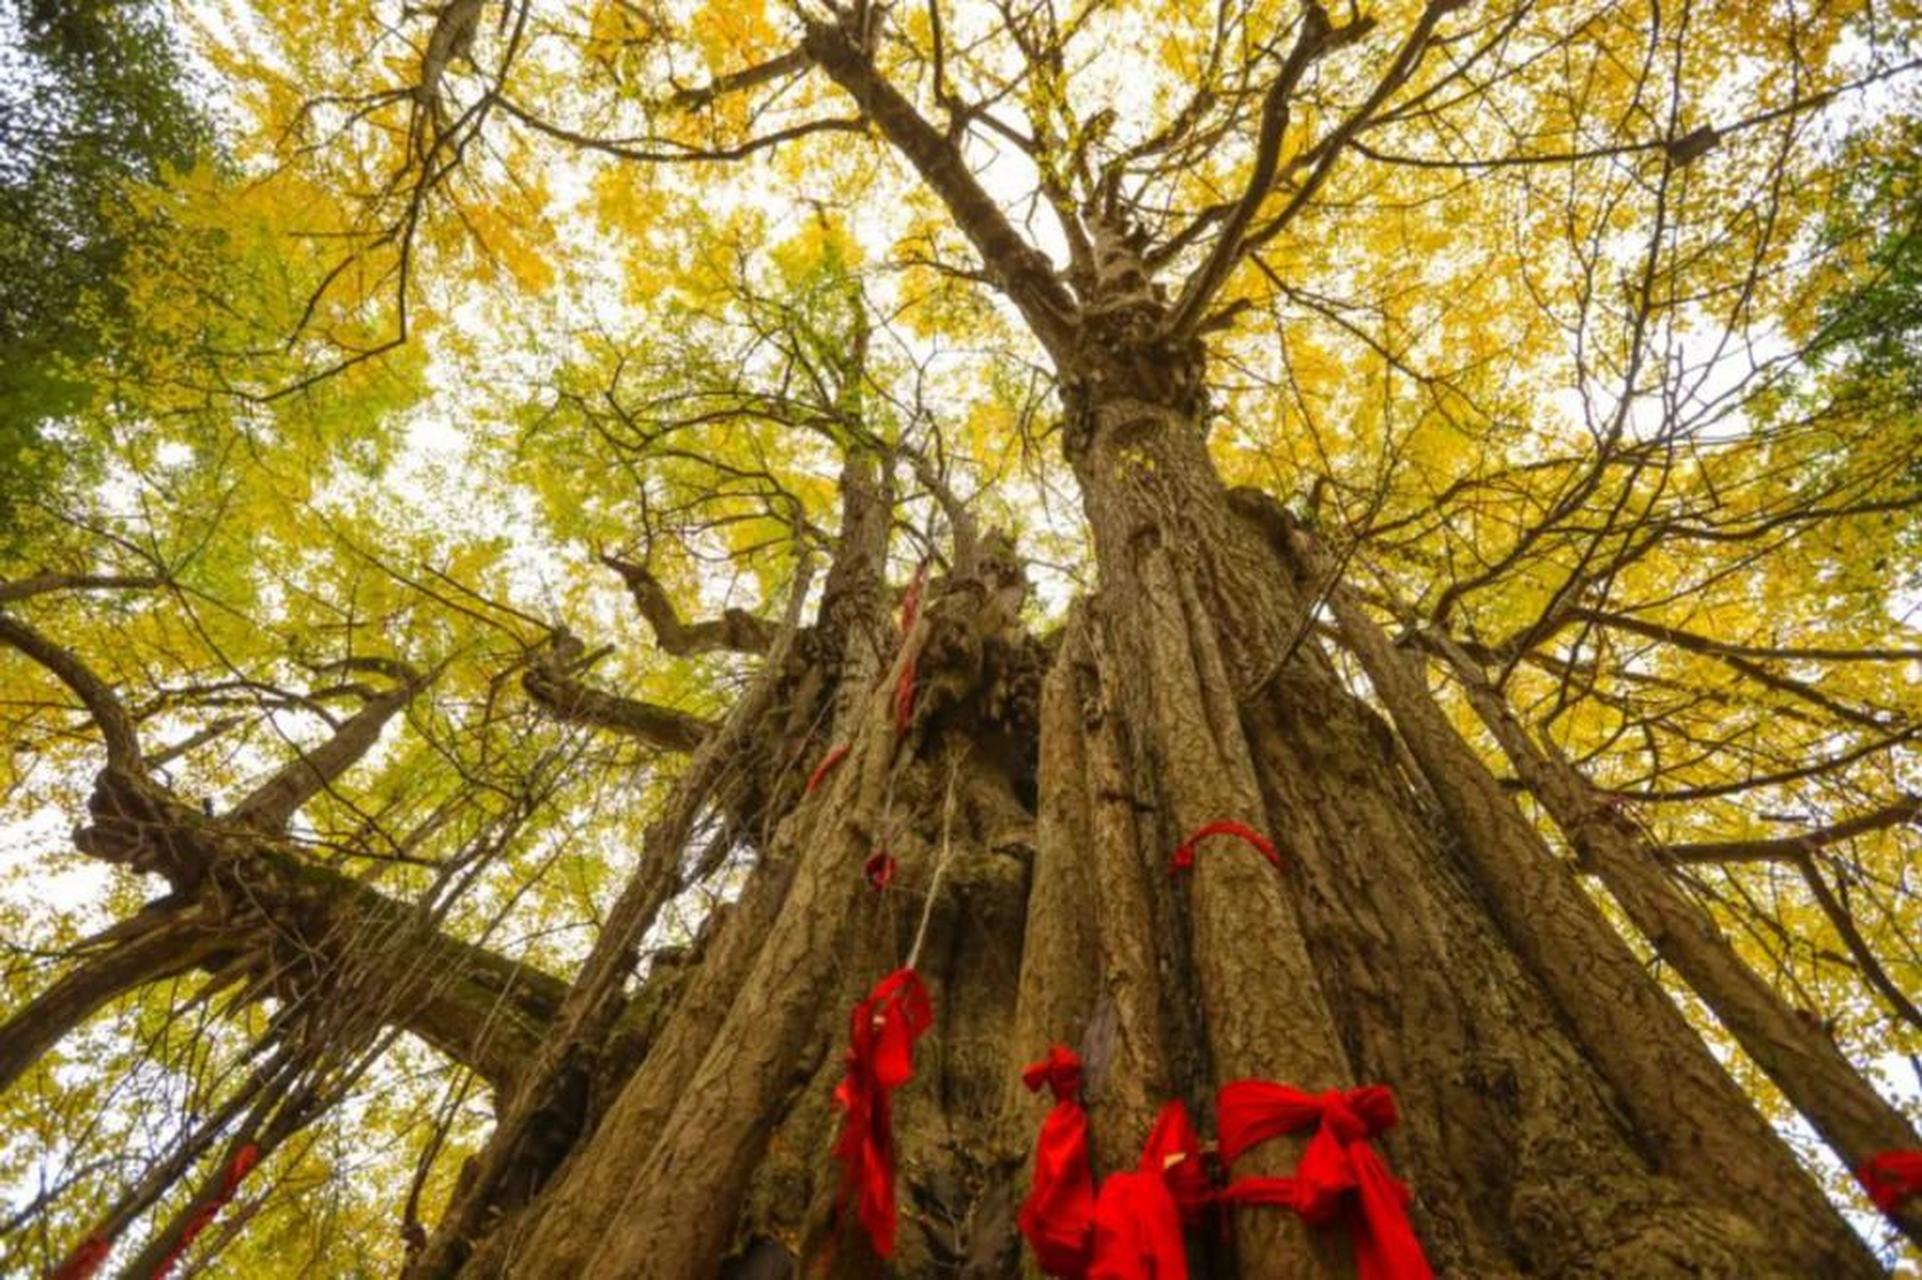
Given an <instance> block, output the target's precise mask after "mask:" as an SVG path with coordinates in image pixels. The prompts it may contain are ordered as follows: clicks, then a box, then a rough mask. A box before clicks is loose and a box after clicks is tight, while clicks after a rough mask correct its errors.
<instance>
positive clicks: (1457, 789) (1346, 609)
mask: <svg viewBox="0 0 1922 1280" xmlns="http://www.w3.org/2000/svg"><path fill="white" fill-rule="evenodd" d="M1293 549H1294V550H1295V551H1296V553H1297V555H1298V557H1299V561H1300V564H1301V566H1302V574H1301V576H1302V578H1303V579H1304V580H1311V581H1325V580H1326V572H1327V571H1326V566H1325V565H1323V564H1321V562H1320V560H1319V558H1318V557H1317V556H1316V555H1315V554H1314V552H1313V549H1312V548H1311V547H1309V546H1307V545H1306V544H1305V542H1303V541H1302V540H1299V539H1297V540H1295V542H1294V544H1293ZM1328 602H1329V605H1330V607H1331V609H1332V610H1333V612H1334V614H1335V618H1336V620H1337V622H1338V623H1339V625H1340V627H1341V632H1342V635H1343V638H1344V640H1345V641H1346V642H1347V644H1348V645H1349V647H1350V648H1351V649H1352V650H1353V651H1354V653H1355V655H1356V657H1357V658H1358V659H1359V660H1360V661H1361V664H1362V667H1363V670H1365V671H1366V672H1367V674H1368V678H1369V681H1370V683H1371V684H1372V685H1373V686H1374V688H1375V691H1376V693H1377V694H1378V695H1379V696H1380V697H1381V699H1382V701H1383V702H1384V703H1385V704H1386V705H1387V707H1388V708H1389V710H1390V713H1391V714H1392V715H1393V716H1394V718H1395V723H1396V726H1397V728H1398V729H1399V731H1400V732H1401V734H1402V736H1403V738H1404V739H1405V740H1406V741H1407V742H1408V744H1409V747H1410V750H1411V751H1412V753H1413V754H1414V756H1415V758H1416V760H1417V761H1419V762H1420V766H1421V768H1422V770H1423V772H1424V773H1425V774H1426V776H1427V778H1428V781H1429V783H1430V785H1431V786H1432V787H1433V788H1434V791H1435V794H1436V795H1437V797H1438V798H1439V799H1440V801H1441V805H1442V808H1443V811H1444V813H1445V814H1446V815H1447V817H1448V819H1449V822H1450V824H1451V826H1452V827H1453V828H1454V829H1455V830H1456V831H1457V832H1458V833H1459V834H1460V836H1461V848H1462V850H1463V852H1464V853H1465V854H1466V855H1467V856H1466V859H1465V861H1466V863H1467V867H1468V870H1469V872H1470V874H1471V875H1472V876H1473V878H1474V880H1475V882H1476V883H1477V885H1478V888H1479V890H1480V892H1481V893H1482V894H1483V895H1484V897H1485V900H1486V902H1487V903H1488V905H1489V908H1490V910H1491V914H1492V916H1493V918H1494V920H1495V921H1496V923H1497V925H1498V927H1499V928H1500V930H1501V932H1502V933H1503V935H1504V936H1505V937H1506V938H1507V939H1508V941H1509V944H1510V945H1511V946H1512V947H1514V948H1515V950H1516V952H1517V953H1518V954H1519V955H1520V956H1521V957H1522V958H1523V960H1524V961H1525V962H1526V963H1527V965H1528V966H1529V968H1530V969H1531V970H1532V971H1533V972H1534V973H1535V975H1536V976H1537V978H1538V979H1539V980H1540V981H1541V982H1542V983H1543V985H1544V987H1545V988H1546V989H1547V990H1548V991H1549V993H1550V994H1551V995H1552V996H1553V998H1554V1001H1555V1004H1556V1006H1557V1008H1558V1010H1559V1012H1560V1015H1561V1017H1562V1018H1563V1019H1565V1020H1566V1022H1567V1024H1568V1026H1569V1027H1570V1029H1571V1031H1572V1032H1573V1033H1574V1035H1575V1037H1576V1039H1577V1041H1578V1043H1579V1044H1580V1045H1581V1046H1582V1048H1583V1050H1584V1051H1585V1053H1586V1055H1587V1056H1588V1057H1589V1058H1590V1059H1591V1060H1592V1061H1593V1062H1594V1063H1595V1064H1596V1065H1597V1067H1598V1068H1599V1070H1600V1071H1601V1073H1602V1074H1603V1075H1604V1076H1605V1077H1606V1079H1607V1081H1608V1082H1609V1084H1611V1085H1612V1086H1613V1088H1614V1090H1615V1092H1616V1094H1617V1096H1618V1097H1619V1099H1620V1101H1621V1104H1622V1105H1623V1107H1624V1108H1625V1109H1626V1110H1627V1112H1628V1114H1629V1115H1630V1117H1631V1118H1632V1120H1633V1121H1634V1124H1635V1130H1636V1133H1637V1134H1638V1135H1639V1138H1640V1141H1641V1143H1642V1144H1643V1145H1644V1146H1645V1148H1646V1150H1647V1151H1648V1153H1649V1154H1650V1156H1651V1157H1653V1160H1654V1164H1655V1167H1656V1168H1657V1169H1658V1170H1660V1171H1661V1172H1664V1173H1666V1174H1668V1175H1670V1176H1672V1177H1674V1178H1675V1179H1677V1180H1678V1181H1682V1182H1685V1183H1686V1185H1687V1186H1688V1187H1689V1188H1691V1189H1692V1190H1693V1191H1694V1192H1695V1194H1697V1195H1699V1196H1700V1197H1701V1198H1703V1199H1704V1200H1705V1201H1706V1202H1707V1203H1708V1204H1712V1205H1715V1206H1717V1207H1720V1208H1722V1209H1724V1210H1725V1211H1726V1212H1727V1215H1728V1222H1729V1227H1728V1230H1727V1232H1726V1234H1727V1239H1728V1243H1729V1245H1730V1247H1731V1256H1733V1257H1738V1258H1739V1257H1740V1256H1741V1255H1742V1253H1743V1252H1744V1251H1752V1252H1753V1260H1752V1261H1751V1262H1750V1264H1749V1265H1750V1266H1751V1267H1754V1268H1757V1269H1762V1268H1768V1267H1776V1268H1783V1267H1786V1268H1787V1270H1788V1271H1789V1272H1790V1273H1791V1274H1829V1275H1873V1274H1875V1273H1876V1271H1877V1267H1876V1265H1875V1263H1874V1260H1873V1259H1872V1258H1871V1257H1869V1255H1868V1253H1867V1251H1866V1250H1865V1249H1864V1248H1863V1246H1862V1244H1861V1241H1860V1239H1859V1238H1858V1237H1857V1236H1855V1234H1854V1233H1853V1232H1852V1231H1851V1230H1850V1229H1849V1227H1848V1226H1847V1224H1846V1223H1844V1222H1843V1221H1842V1219H1841V1217H1840V1215H1839V1214H1837V1213H1836V1212H1835V1210H1834V1208H1833V1206H1831V1205H1830V1204H1829V1203H1828V1202H1827V1201H1826V1199H1825V1198H1824V1197H1823V1196H1822V1194H1821V1192H1820V1190H1819V1188H1817V1187H1816V1186H1815V1184H1814V1182H1813V1180H1812V1179H1810V1178H1809V1176H1808V1175H1807V1174H1806V1173H1805V1172H1804V1171H1803V1170H1802V1169H1801V1168H1800V1167H1799V1166H1798V1165H1797V1164H1796V1162H1795V1159H1794V1157H1793V1155H1792V1154H1791V1153H1790V1151H1789V1150H1788V1148H1787V1147H1786V1146H1785V1145H1784V1144H1783V1143H1782V1141H1781V1140H1780V1139H1779V1138H1778V1137H1777V1136H1776V1135H1775V1134H1774V1132H1773V1131H1772V1130H1771V1129H1770V1128H1769V1126H1768V1125H1767V1123H1766V1122H1765V1121H1764V1120H1763V1119H1762V1117H1761V1115H1760V1114H1759V1113H1758V1112H1757V1111H1756V1110H1755V1107H1754V1105H1753V1103H1751V1102H1750V1101H1749V1100H1748V1099H1747V1098H1746V1097H1745V1096H1744V1095H1743V1094H1742V1093H1741V1091H1740V1089H1739V1088H1738V1087H1737V1086H1736V1085H1735V1083H1734V1081H1733V1080H1732V1079H1731V1078H1730V1077H1729V1076H1728V1073H1727V1072H1726V1071H1725V1070H1723V1068H1722V1067H1721V1065H1720V1064H1719V1063H1717V1062H1716V1061H1715V1059H1714V1057H1713V1055H1711V1054H1710V1053H1709V1051H1708V1048H1707V1046H1706V1045H1704V1044H1703V1043H1702V1041H1701V1038H1700V1036H1699V1035H1697V1034H1696V1033H1695V1031H1694V1030H1693V1029H1691V1028H1690V1027H1689V1026H1688V1025H1687V1023H1686V1021H1685V1020H1684V1019H1683V1017H1682V1014H1681V1011H1680V1010H1679V1009H1678V1008H1677V1007H1676V1006H1675V1004H1674V1003H1673V1002H1672V1001H1671V1000H1669V999H1668V997H1667V996H1666V995H1665V994H1664V993H1663V992H1662V991H1661V990H1660V988H1659V987H1658V986H1656V985H1655V983H1654V981H1653V980H1652V979H1651V978H1650V976H1649V975H1648V973H1647V972H1646V971H1645V970H1644V969H1643V968H1642V966H1641V965H1640V963H1639V962H1638V961H1637V960H1636V959H1635V957H1634V955H1633V953H1632V952H1631V951H1630V950H1629V949H1628V947H1627V944H1626V943H1625V942H1624V940H1623V939H1622V938H1621V937H1620V935H1619V934H1617V933H1616V932H1615V931H1614V929H1613V927H1612V926H1610V925H1609V923H1608V922H1607V920H1606V919H1605V918H1604V917H1603V916H1602V914H1601V912H1600V909H1599V908H1598V907H1597V906H1596V905H1595V903H1594V901H1593V900H1592V899H1590V898H1589V897H1588V896H1587V894H1586V893H1585V892H1584V891H1583V890H1582V888H1581V886H1580V884H1579V883H1578V882H1577V880H1576V878H1575V876H1574V873H1573V870H1572V869H1571V868H1569V867H1567V866H1565V865H1563V864H1561V863H1560V862H1559V861H1558V860H1556V859H1555V858H1554V857H1553V855H1552V853H1551V852H1550V851H1549V850H1548V849H1547V848H1546V846H1545V845H1544V844H1543V843H1542V841H1541V839H1540V837H1539V835H1538V834H1537V833H1536V832H1534V831H1533V829H1532V828H1530V827H1529V825H1528V823H1527V821H1526V819H1525V818H1523V816H1522V814H1521V812H1520V811H1519V810H1518V809H1516V807H1515V806H1514V803H1513V801H1512V800H1510V799H1509V798H1508V797H1507V796H1506V795H1505V794H1504V793H1503V791H1502V789H1501V786H1500V784H1499V783H1498V782H1497V781H1496V779H1495V778H1494V776H1493V775H1492V774H1490V773H1489V772H1488V770H1487V769H1486V768H1485V767H1484V766H1483V765H1482V763H1481V762H1480V760H1479V759H1478V758H1477V757H1476V756H1475V754H1474V752H1473V750H1472V749H1471V748H1470V747H1469V746H1468V744H1467V743H1466V742H1464V741H1463V740H1462V739H1461V737H1460V736H1459V735H1458V734H1457V733H1456V732H1455V730H1454V728H1453V726H1452V725H1450V724H1449V723H1448V721H1447V718H1446V716H1445V715H1444V714H1443V712H1442V711H1441V708H1440V706H1439V705H1438V704H1437V703H1436V702H1435V701H1434V699H1433V698H1432V697H1431V696H1430V695H1429V693H1428V690H1427V687H1426V685H1425V684H1424V682H1423V681H1422V679H1421V674H1420V672H1419V670H1417V669H1416V668H1414V667H1413V666H1412V665H1411V664H1410V662H1409V660H1408V658H1407V656H1406V655H1405V654H1403V653H1401V652H1399V651H1397V650H1396V649H1395V648H1394V647H1393V645H1391V644H1390V643H1389V641H1388V639H1387V637H1386V636H1385V635H1384V634H1383V633H1382V631H1381V629H1380V627H1379V626H1377V625H1376V624H1375V622H1374V621H1373V619H1371V618H1370V617H1369V616H1368V615H1367V614H1366V613H1365V612H1364V611H1363V610H1362V609H1361V608H1360V606H1359V604H1358V603H1357V602H1356V601H1355V599H1354V598H1353V596H1352V594H1351V593H1349V592H1348V591H1346V590H1345V589H1344V588H1342V587H1341V586H1339V585H1336V586H1334V587H1332V589H1330V590H1329V592H1328ZM1763 1203H1766V1204H1768V1205H1769V1218H1768V1222H1767V1227H1768V1230H1769V1241H1770V1243H1769V1247H1768V1249H1767V1250H1763V1249H1762V1248H1761V1245H1762V1240H1763V1237H1762V1236H1761V1235H1760V1233H1759V1231H1758V1230H1757V1227H1758V1226H1759V1225H1760V1224H1757V1223H1755V1222H1753V1221H1745V1216H1746V1215H1748V1214H1750V1213H1752V1212H1753V1211H1754V1207H1755V1206H1756V1205H1758V1204H1763ZM1743 1228H1746V1233H1747V1239H1744V1238H1743Z"/></svg>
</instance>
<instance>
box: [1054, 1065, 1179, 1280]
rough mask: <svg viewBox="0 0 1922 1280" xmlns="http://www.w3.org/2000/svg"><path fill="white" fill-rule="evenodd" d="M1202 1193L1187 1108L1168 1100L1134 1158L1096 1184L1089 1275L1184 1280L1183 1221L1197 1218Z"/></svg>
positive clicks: (1103, 1279)
mask: <svg viewBox="0 0 1922 1280" xmlns="http://www.w3.org/2000/svg"><path fill="white" fill-rule="evenodd" d="M1208 1200H1209V1194H1208V1174H1207V1171H1206V1170H1205V1169H1204V1168H1202V1164H1201V1146H1200V1143H1199V1142H1198V1141H1197V1140H1196V1138H1195V1127H1194V1125H1193V1123H1192V1122H1190V1120H1189V1119H1188V1108H1186V1107H1184V1106H1183V1105H1181V1103H1180V1102H1178V1101H1176V1102H1170V1103H1169V1104H1168V1105H1167V1106H1165V1107H1163V1108H1162V1109H1161V1114H1160V1115H1159V1116H1157V1117H1156V1118H1155V1125H1154V1128H1153V1129H1152V1130H1151V1131H1150V1132H1149V1134H1148V1141H1147V1143H1146V1144H1145V1145H1144V1146H1143V1147H1142V1151H1141V1161H1140V1163H1139V1164H1138V1165H1136V1166H1135V1168H1134V1169H1133V1170H1132V1171H1130V1172H1126V1173H1117V1174H1114V1175H1112V1176H1111V1177H1109V1178H1108V1179H1107V1181H1105V1182H1103V1183H1102V1184H1101V1195H1100V1197H1099V1198H1098V1199H1097V1200H1096V1201H1095V1211H1094V1256H1093V1259H1092V1261H1091V1263H1090V1265H1089V1267H1088V1272H1087V1277H1088V1280H1187V1276H1188V1249H1187V1245H1186V1244H1185V1243H1184V1242H1183V1241H1182V1238H1181V1232H1182V1228H1183V1227H1184V1226H1188V1225H1192V1224H1193V1223H1194V1222H1196V1221H1197V1220H1198V1219H1199V1218H1200V1217H1201V1215H1202V1213H1203V1212H1204V1211H1205V1210H1206V1209H1207V1207H1208ZM1064 1274H1067V1273H1064Z"/></svg>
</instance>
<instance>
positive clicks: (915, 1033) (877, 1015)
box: [834, 969, 934, 1258]
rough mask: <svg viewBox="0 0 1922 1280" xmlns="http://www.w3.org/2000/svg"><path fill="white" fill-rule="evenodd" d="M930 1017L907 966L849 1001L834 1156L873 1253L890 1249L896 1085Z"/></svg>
mask: <svg viewBox="0 0 1922 1280" xmlns="http://www.w3.org/2000/svg"><path fill="white" fill-rule="evenodd" d="M933 1022H934V1007H933V1005H932V1004H931V1003H930V1002H929V1000H928V993H927V989H926V988H925V987H923V986H922V985H921V979H920V977H919V975H917V974H916V973H915V972H914V970H912V969H896V970H895V971H894V972H893V973H890V974H889V975H888V976H887V977H885V978H883V979H881V980H880V981H879V982H877V983H875V985H874V989H873V990H872V991H870V992H869V993H868V998H867V999H865V1000H863V1001H862V1002H861V1003H860V1004H857V1005H855V1006H854V1013H853V1015H852V1016H851V1017H850V1018H849V1022H848V1053H847V1074H846V1075H845V1076H843V1077H842V1080H841V1083H840V1085H839V1086H837V1087H836V1088H835V1090H834V1101H835V1105H837V1106H839V1107H840V1108H841V1109H842V1111H843V1112H845V1113H846V1114H845V1115H844V1116H843V1118H842V1121H841V1136H840V1137H839V1138H838V1139H837V1140H836V1141H835V1144H834V1158H835V1159H836V1160H839V1161H840V1162H841V1168H842V1174H841V1195H840V1204H841V1208H842V1209H843V1210H844V1211H845V1210H846V1208H847V1206H848V1204H849V1202H853V1203H854V1205H855V1210H856V1217H857V1218H858V1220H859V1221H860V1224H861V1228H862V1230H864V1231H866V1232H867V1236H868V1241H869V1243H870V1244H871V1245H872V1246H873V1247H874V1252H875V1254H876V1255H877V1256H878V1257H882V1258H886V1257H889V1256H890V1255H892V1254H893V1252H894V1225H895V1216H894V1117H893V1112H894V1108H893V1103H892V1101H891V1099H892V1096H893V1093H894V1091H895V1090H896V1089H898V1088H900V1087H901V1086H902V1085H904V1084H906V1083H907V1082H908V1081H909V1080H912V1079H913V1078H914V1042H915V1041H916V1040H917V1039H919V1038H920V1037H921V1034H922V1033H923V1032H925V1031H926V1030H927V1029H928V1027H929V1026H931V1025H932V1024H933Z"/></svg>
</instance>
